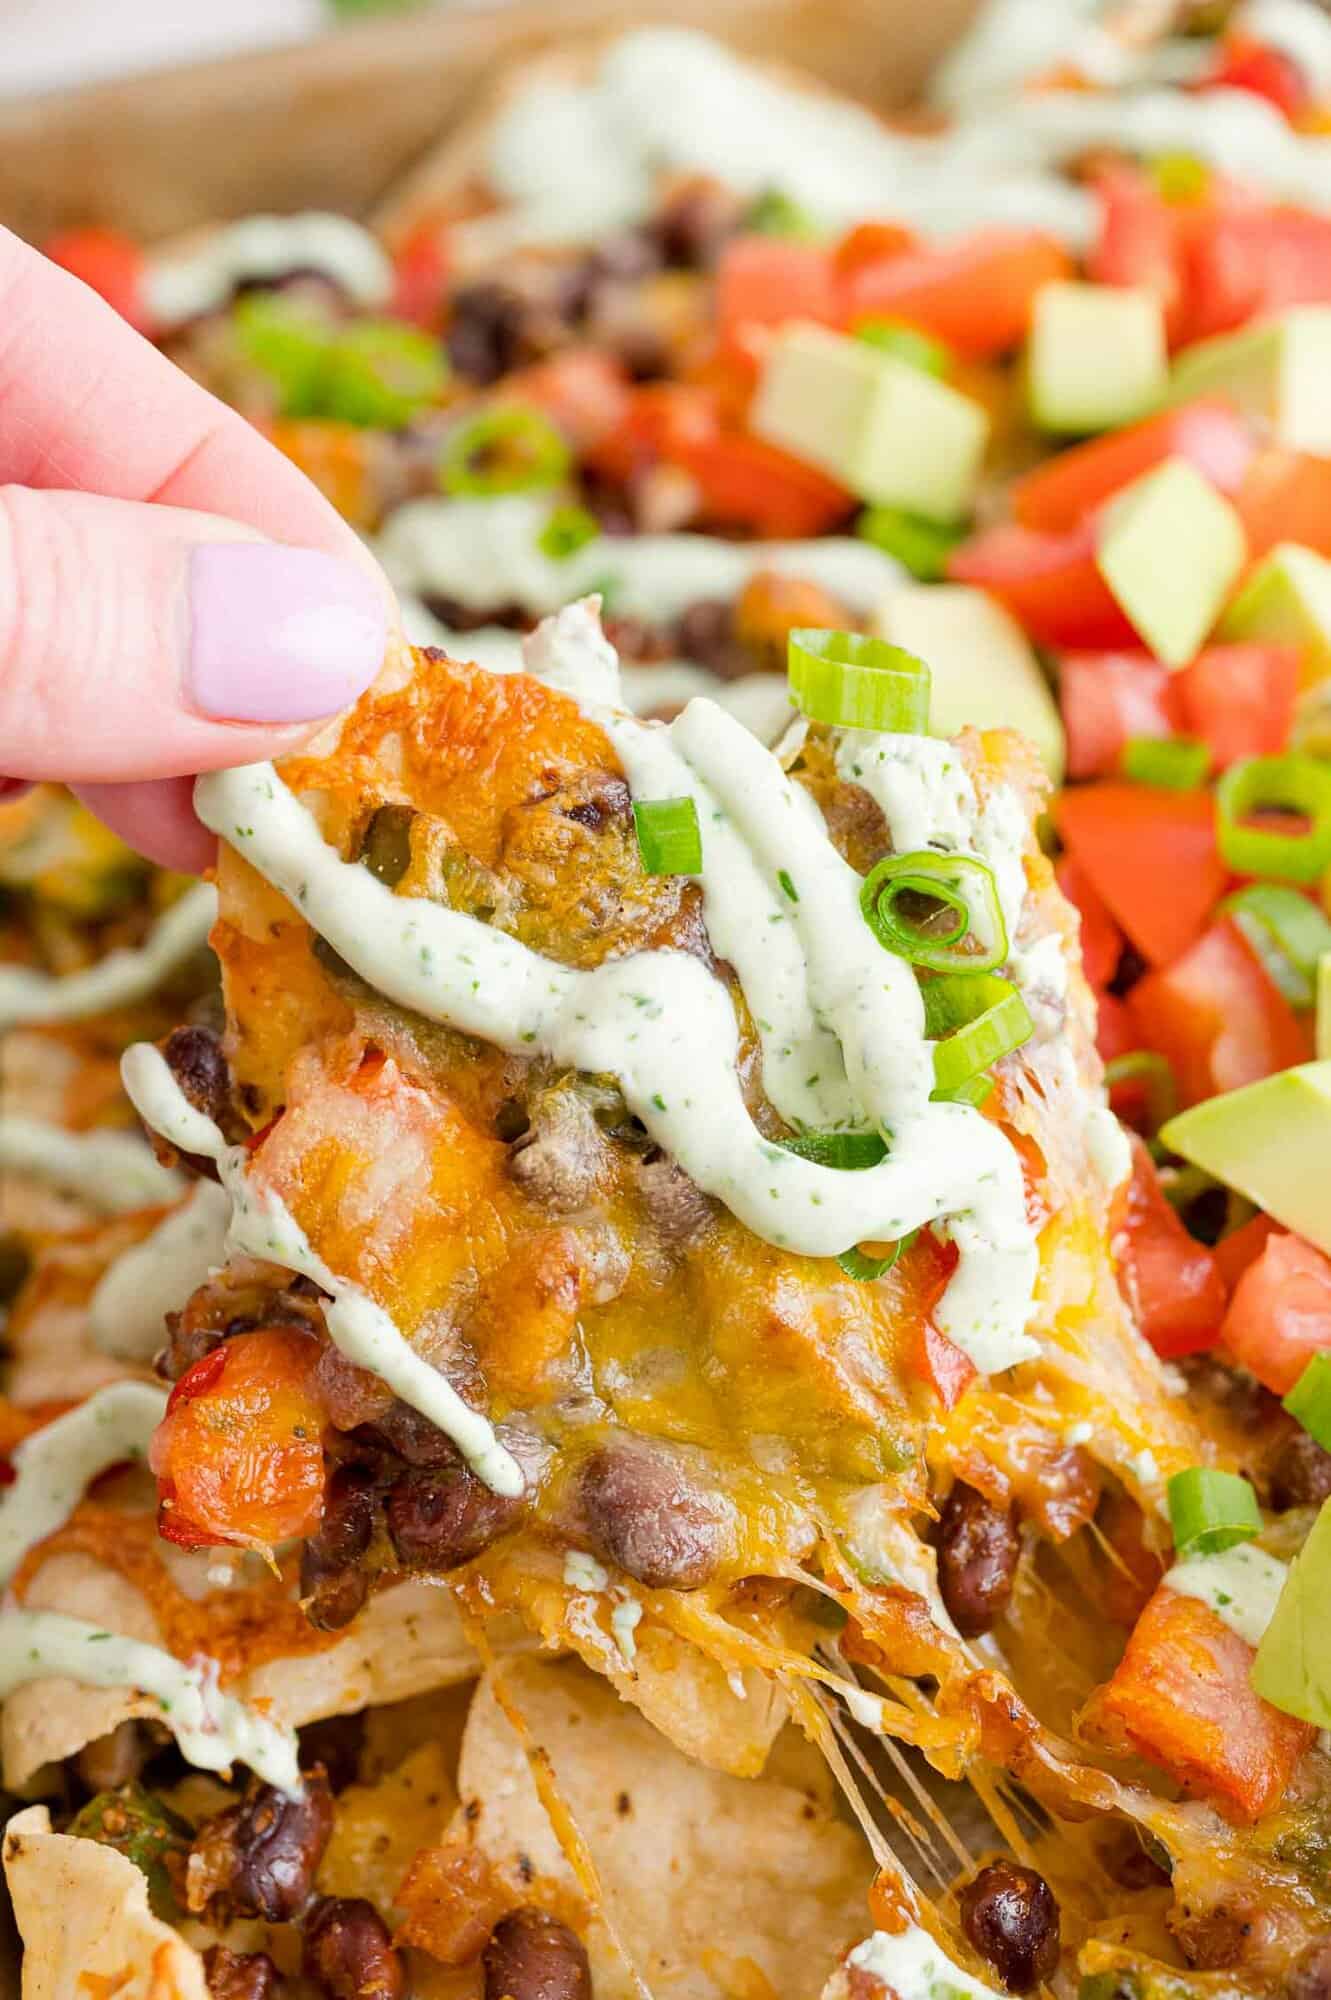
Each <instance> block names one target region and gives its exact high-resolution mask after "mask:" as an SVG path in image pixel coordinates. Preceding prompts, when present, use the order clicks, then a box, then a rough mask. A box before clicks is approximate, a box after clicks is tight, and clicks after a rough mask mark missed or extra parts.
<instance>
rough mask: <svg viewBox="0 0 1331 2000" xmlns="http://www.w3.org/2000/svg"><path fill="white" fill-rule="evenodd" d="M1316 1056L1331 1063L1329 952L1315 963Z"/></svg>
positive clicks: (1330, 965)
mask: <svg viewBox="0 0 1331 2000" xmlns="http://www.w3.org/2000/svg"><path fill="white" fill-rule="evenodd" d="M1317 1056H1318V1060H1319V1061H1321V1062H1331V951H1324V952H1323V953H1322V956H1321V957H1320V958H1319V959H1318V961H1317Z"/></svg>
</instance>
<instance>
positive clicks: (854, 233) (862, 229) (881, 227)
mask: <svg viewBox="0 0 1331 2000" xmlns="http://www.w3.org/2000/svg"><path fill="white" fill-rule="evenodd" d="M919 246H920V239H919V237H918V236H916V235H915V234H914V232H913V231H912V230H909V229H903V228H902V227H901V225H900V223H897V222H860V223H857V224H856V226H855V227H854V229H849V230H847V232H846V234H845V235H844V236H843V237H841V239H840V240H839V242H838V243H837V244H836V247H835V248H834V249H833V251H832V268H833V270H834V271H835V273H836V275H837V277H838V278H839V279H841V278H849V277H851V276H852V275H853V274H854V273H855V272H856V271H862V270H867V269H869V268H870V267H871V266H873V265H875V264H887V263H890V262H891V260H892V259H893V258H894V257H901V256H904V254H905V253H906V251H907V250H917V249H918V248H919Z"/></svg>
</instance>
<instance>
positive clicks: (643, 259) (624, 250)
mask: <svg viewBox="0 0 1331 2000" xmlns="http://www.w3.org/2000/svg"><path fill="white" fill-rule="evenodd" d="M663 250H664V246H663V244H662V242H661V236H660V232H659V231H656V230H653V229H651V228H650V227H648V228H646V229H625V230H622V231H621V232H620V234H619V235H618V236H608V237H607V238H606V239H605V241H604V242H603V243H600V244H598V245H597V247H596V249H595V250H593V252H592V254H591V256H590V258H589V259H588V260H587V262H588V272H587V276H588V280H589V281H591V282H594V281H595V280H596V279H597V278H646V277H649V276H650V275H651V273H652V272H653V271H659V270H660V268H661V265H662V263H663V261H664V257H663ZM584 303H585V299H584Z"/></svg>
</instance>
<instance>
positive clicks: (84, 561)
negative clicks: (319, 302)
mask: <svg viewBox="0 0 1331 2000" xmlns="http://www.w3.org/2000/svg"><path fill="white" fill-rule="evenodd" d="M390 616H391V597H390V593H389V589H388V585H387V583H386V581H385V580H384V578H383V577H382V576H381V574H380V573H379V571H378V569H377V567H376V565H375V563H374V561H373V558H372V557H371V556H370V555H369V553H368V551H367V550H366V549H365V548H364V546H363V545H362V544H361V542H360V541H359V540H358V539H357V537H356V535H355V534H354V532H353V531H352V530H351V529H350V528H349V527H348V526H347V525H346V523H345V522H344V521H343V520H341V518H340V517H339V516H338V515H337V513H336V512H335V511H334V509H333V508H332V507H331V506H330V505H329V504H328V502H327V501H326V500H325V499H324V498H323V496H322V495H321V494H320V493H318V492H316V490H315V488H314V487H313V486H311V485H310V484H309V482H308V481H307V480H306V479H305V477H304V475H303V474H302V473H300V472H298V471H297V470H296V468H295V466H293V465H292V464H290V463H289V462H288V461H287V460H286V459H285V458H283V457H282V455H281V453H280V452H278V451H277V450H276V449H275V448H274V447H273V446H272V445H270V444H269V443H268V442H267V441H266V439H264V438H263V437H261V436H260V434H259V432H258V431H256V430H254V429H252V428H251V426H250V425H249V424H248V423H247V422H246V421H245V419H244V418H243V417H240V416H238V415H237V414H236V413H235V412H234V411H233V410H228V409H227V408H226V407H225V406H224V405H223V404H221V403H219V402H218V401H217V400H216V398H215V397H213V396H210V395H209V394H208V393H207V391H206V390H204V389H202V388H200V387H199V386H198V384H197V383H195V382H193V381H191V380H190V378H189V377H188V376H187V375H185V374H183V373H182V372H181V371H180V370H179V369H177V368H176V367H174V366H173V365H172V364H171V363H170V362H169V361H167V360H166V359H165V357H164V356H162V355H160V354H158V353H157V352H156V351H155V350H154V349H153V348H152V347H150V346H149V345H148V343H147V342H146V341H144V340H142V339H141V338H140V337H139V335H138V334H136V333H135V332H133V331H132V329H131V328H130V327H129V326H127V325H126V324H125V322H124V321H123V320H121V319H120V318H119V317H118V316H117V314H116V313H114V312H113V311H112V310H111V308H110V307H109V306H107V305H105V304H104V303H103V301H102V300H101V299H99V298H98V297H97V296H96V295H95V294H94V293H93V292H91V291H89V290H88V288H87V287H86V286H85V285H83V284H81V283H80V282H79V280H78V279H76V278H73V277H70V276H69V275H68V273H66V272H64V271H61V270H59V269H58V268H57V267H56V266H55V265H54V264H50V263H48V262H47V260H46V259H45V258H44V257H41V256H39V255H38V253H37V252H36V251H35V250H32V249H30V248H29V247H28V246H27V245H26V244H25V243H22V242H21V241H20V240H19V239H18V238H17V237H15V236H13V235H11V234H9V232H8V231H3V230H0V772H3V773H4V774H5V775H4V776H3V777H0V796H3V794H4V792H5V790H6V789H13V788H14V786H15V784H16V782H21V781H24V780H29V779H58V780H61V781H63V782H65V783H67V784H70V785H72V786H73V788H74V790H75V791H76V792H77V793H78V794H79V796H80V797H81V798H82V799H84V800H85V801H86V803H87V804H88V805H89V806H91V808H92V809H93V811H94V812H96V813H97V814H98V815H99V816H100V817H101V818H102V819H103V820H105V821H106V822H107V824H108V825H110V826H112V827H114V828H115V830H116V832H118V833H120V834H122V835H123V836H124V838H125V839H126V840H128V841H130V842H131V843H132V844H133V845H134V846H136V847H138V848H139V849H141V850H142V852H143V853H145V854H147V855H149V856H150V857H151V858H152V859H154V860H157V861H162V862H164V863H166V864H167V865H169V866H172V867H177V868H183V869H187V870H191V871H197V870H198V869H201V868H203V867H206V866H207V865H208V864H209V863H210V861H211V860H212V858H213V855H214V852H215V848H216V842H215V841H214V839H213V837H212V835H211V834H209V833H207V832H206V831H205V829H204V828H203V827H202V826H201V825H200V823H199V821H198V820H197V819H195V817H194V812H193V808H192V805H191V802H190V799H191V788H192V781H193V775H194V774H195V773H196V772H199V771H210V770H216V769H217V768H219V767H220V766H223V765H231V764H246V763H254V762H257V761H259V760H261V759H263V758H267V757H273V756H279V755H281V754H282V753H283V752H284V751H287V750H290V749H292V748H293V747H294V746H295V745H297V744H298V743H299V742H300V741H301V740H302V739H303V738H304V737H306V736H308V735H309V733H310V730H311V728H312V727H313V726H314V725H315V724H316V723H317V722H318V721H320V720H321V719H323V718H324V717H326V716H329V715H334V714H336V713H337V711H338V710H339V709H341V708H344V707H345V706H346V705H347V704H348V703H349V702H352V701H354V700H355V698H356V697H357V695H359V694H360V693H361V692H362V691H363V690H364V689H365V688H366V687H368V685H369V684H370V682H371V681H372V680H373V679H374V677H375V675H376V673H377V672H378V670H379V665H380V662H381V660H382V658H383V653H384V647H385V643H386V639H387V634H388V626H389V619H390ZM7 781H8V782H7Z"/></svg>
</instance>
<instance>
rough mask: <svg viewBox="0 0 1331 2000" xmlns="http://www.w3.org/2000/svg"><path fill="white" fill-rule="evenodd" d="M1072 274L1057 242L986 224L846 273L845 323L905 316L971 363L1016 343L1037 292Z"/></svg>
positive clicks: (1029, 231) (1029, 232) (1030, 232)
mask: <svg viewBox="0 0 1331 2000" xmlns="http://www.w3.org/2000/svg"><path fill="white" fill-rule="evenodd" d="M1071 275H1072V261H1071V259H1070V257H1069V255H1068V253H1067V251H1066V250H1065V249H1064V247H1063V245H1062V244H1061V243H1057V242H1055V240H1054V239H1053V237H1051V236H1045V235H1042V234H1041V233H1040V232H1039V231H1038V230H1033V229H986V230H984V231H982V232H981V233H980V234H979V235H976V236H969V237H966V238H965V239H963V240H962V241H960V242H957V243H944V244H939V245H931V246H929V247H928V248H926V249H921V250H916V251H909V252H906V253H904V254H902V255H900V256H891V257H888V258H887V259H885V260H884V261H883V262H881V263H873V264H866V265H865V266H863V268H861V269H859V270H854V271H852V272H851V273H850V275H849V277H848V278H847V280H846V284H845V290H844V304H843V311H844V314H845V318H846V322H847V324H849V325H850V326H855V325H856V324H857V323H858V322H859V321H860V320H862V319H870V318H880V317H881V318H888V319H901V320H905V321H906V322H907V324H908V325H910V326H915V327H918V328H919V329H920V331H921V332H922V333H932V334H933V335H935V336H936V338H937V339H939V340H943V341H946V342H947V344H948V346H949V347H952V348H954V349H955V350H956V352H957V353H958V354H960V355H963V356H966V357H967V358H969V359H972V360H982V359H984V358H985V357H986V356H991V355H997V354H1006V353H1009V352H1010V351H1011V350H1012V349H1013V348H1015V347H1019V346H1020V345H1021V343H1022V341H1023V340H1024V339H1025V338H1026V335H1027V333H1028V331H1029V330H1030V324H1031V312H1032V309H1033V307H1034V303H1035V295H1036V293H1037V292H1038V291H1039V290H1040V288H1041V286H1042V285H1047V284H1049V283H1050V281H1051V280H1052V279H1055V278H1067V277H1070V276H1071Z"/></svg>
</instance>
